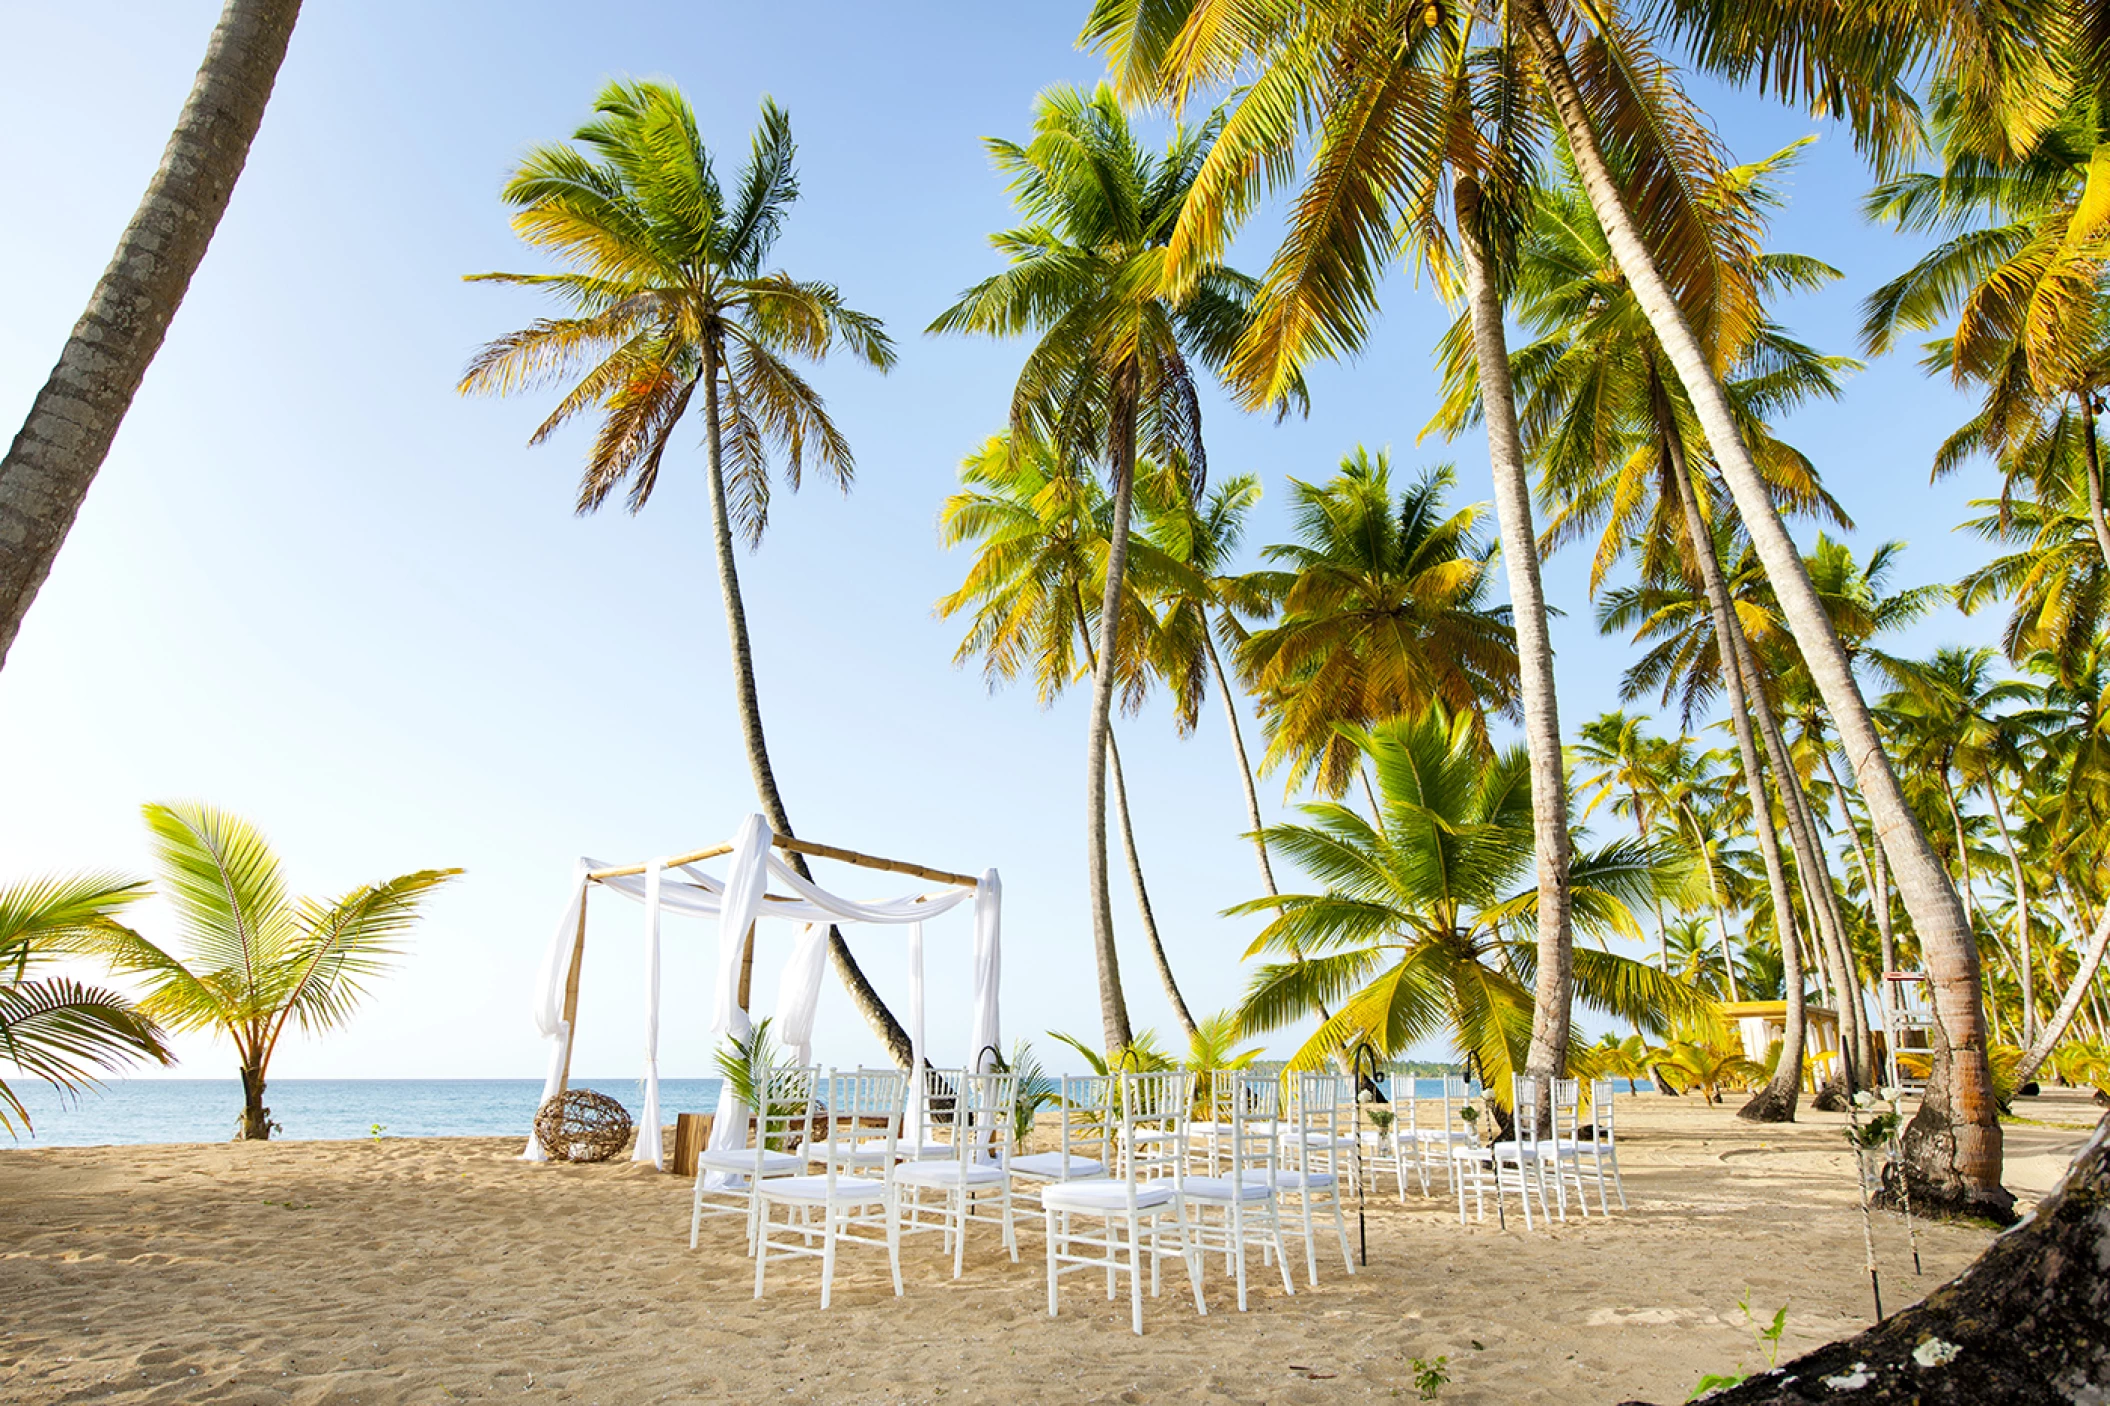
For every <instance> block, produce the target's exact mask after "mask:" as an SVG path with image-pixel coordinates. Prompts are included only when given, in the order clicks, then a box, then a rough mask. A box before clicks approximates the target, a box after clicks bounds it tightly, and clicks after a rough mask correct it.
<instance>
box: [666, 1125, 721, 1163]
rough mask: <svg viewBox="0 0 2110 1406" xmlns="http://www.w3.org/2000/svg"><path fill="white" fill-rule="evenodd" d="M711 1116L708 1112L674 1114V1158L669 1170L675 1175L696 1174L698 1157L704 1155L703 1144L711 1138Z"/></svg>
mask: <svg viewBox="0 0 2110 1406" xmlns="http://www.w3.org/2000/svg"><path fill="white" fill-rule="evenodd" d="M711 1117H712V1115H710V1114H708V1113H677V1114H675V1115H674V1160H673V1162H672V1163H671V1164H670V1165H669V1166H668V1168H667V1170H668V1171H670V1172H672V1173H674V1175H675V1176H678V1177H693V1176H695V1175H696V1159H697V1158H698V1157H700V1156H702V1155H703V1145H704V1144H705V1143H707V1142H709V1141H710V1139H711Z"/></svg>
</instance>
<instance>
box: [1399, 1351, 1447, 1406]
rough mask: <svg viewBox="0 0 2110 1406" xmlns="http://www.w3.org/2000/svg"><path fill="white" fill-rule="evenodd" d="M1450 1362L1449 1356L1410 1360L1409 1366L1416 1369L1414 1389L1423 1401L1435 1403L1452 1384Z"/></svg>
mask: <svg viewBox="0 0 2110 1406" xmlns="http://www.w3.org/2000/svg"><path fill="white" fill-rule="evenodd" d="M1450 1360H1451V1359H1450V1357H1449V1356H1448V1355H1445V1356H1441V1357H1437V1358H1435V1359H1433V1360H1431V1359H1428V1358H1421V1357H1415V1358H1410V1359H1409V1360H1408V1363H1407V1365H1408V1366H1410V1367H1412V1368H1413V1369H1414V1389H1415V1391H1417V1392H1418V1393H1420V1395H1421V1399H1422V1400H1423V1401H1434V1400H1435V1399H1436V1398H1437V1396H1438V1395H1440V1394H1441V1393H1442V1391H1443V1389H1444V1388H1445V1387H1447V1386H1449V1385H1450V1384H1451V1374H1450V1372H1449V1370H1448V1368H1449V1365H1450Z"/></svg>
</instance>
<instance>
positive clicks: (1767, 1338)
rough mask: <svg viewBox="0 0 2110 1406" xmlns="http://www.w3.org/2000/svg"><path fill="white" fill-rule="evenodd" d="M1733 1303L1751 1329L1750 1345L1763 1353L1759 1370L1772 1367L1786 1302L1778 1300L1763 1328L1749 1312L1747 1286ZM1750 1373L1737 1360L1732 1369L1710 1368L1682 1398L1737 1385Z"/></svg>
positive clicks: (1776, 1358) (1784, 1326)
mask: <svg viewBox="0 0 2110 1406" xmlns="http://www.w3.org/2000/svg"><path fill="white" fill-rule="evenodd" d="M1736 1306H1737V1308H1738V1309H1739V1310H1741V1311H1742V1313H1743V1315H1744V1326H1745V1327H1746V1328H1748V1329H1750V1330H1751V1346H1752V1347H1753V1349H1754V1350H1756V1351H1758V1352H1762V1353H1764V1354H1765V1357H1766V1365H1765V1366H1764V1367H1763V1368H1761V1369H1760V1370H1762V1371H1767V1372H1770V1371H1772V1370H1773V1368H1774V1366H1775V1365H1776V1364H1778V1363H1779V1361H1780V1335H1781V1334H1782V1333H1783V1332H1785V1331H1786V1330H1787V1326H1788V1306H1787V1305H1786V1304H1782V1305H1781V1306H1780V1307H1779V1308H1778V1309H1777V1310H1775V1312H1774V1314H1773V1321H1772V1322H1770V1323H1768V1324H1766V1326H1764V1327H1763V1328H1761V1327H1760V1326H1759V1324H1758V1319H1757V1318H1755V1317H1753V1316H1752V1313H1751V1291H1750V1290H1748V1289H1746V1290H1745V1291H1744V1295H1743V1297H1742V1298H1740V1299H1738V1300H1737V1301H1736ZM1750 1376H1751V1373H1750V1371H1749V1370H1748V1369H1746V1368H1745V1366H1744V1364H1743V1363H1741V1362H1739V1363H1737V1364H1736V1370H1735V1371H1733V1372H1710V1373H1708V1374H1707V1375H1706V1376H1703V1377H1701V1378H1700V1381H1699V1385H1697V1386H1695V1387H1694V1388H1693V1389H1692V1395H1690V1396H1688V1397H1686V1398H1685V1399H1686V1400H1687V1401H1697V1400H1698V1399H1699V1398H1700V1397H1703V1396H1705V1395H1707V1393H1709V1392H1711V1391H1724V1390H1727V1389H1728V1388H1729V1387H1733V1386H1737V1385H1739V1384H1741V1383H1742V1382H1743V1381H1745V1380H1746V1379H1747V1378H1749V1377H1750Z"/></svg>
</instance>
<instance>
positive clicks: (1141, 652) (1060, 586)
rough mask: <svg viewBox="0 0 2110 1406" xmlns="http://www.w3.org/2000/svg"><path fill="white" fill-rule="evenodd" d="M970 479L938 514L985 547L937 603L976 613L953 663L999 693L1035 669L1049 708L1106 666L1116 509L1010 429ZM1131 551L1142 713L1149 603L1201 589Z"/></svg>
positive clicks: (1128, 615) (1151, 637) (1124, 787)
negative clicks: (1106, 597) (1110, 541)
mask: <svg viewBox="0 0 2110 1406" xmlns="http://www.w3.org/2000/svg"><path fill="white" fill-rule="evenodd" d="M1146 467H1147V464H1146ZM960 482H961V485H962V486H961V491H960V492H958V493H955V494H953V495H952V496H951V497H949V498H947V499H946V500H945V505H944V507H943V508H942V509H941V510H940V512H939V519H938V522H939V533H940V536H941V539H942V540H943V542H944V544H945V545H946V546H947V547H948V548H950V547H956V546H959V545H960V544H961V543H963V542H973V543H975V544H976V551H975V557H974V561H973V562H972V563H971V564H970V565H969V566H968V568H967V577H966V580H965V581H964V582H963V583H962V584H961V586H960V589H959V590H957V591H954V592H952V593H951V594H949V595H946V596H944V597H942V598H940V599H939V601H938V603H937V613H938V614H939V615H940V616H941V617H944V618H950V617H952V616H954V615H956V614H959V613H960V612H962V611H967V610H971V611H972V612H973V617H972V623H971V626H970V628H969V631H968V634H967V637H966V638H965V639H963V640H962V641H961V642H960V647H959V649H958V650H956V651H955V652H954V654H953V662H954V663H955V664H965V663H967V662H968V661H969V660H971V659H974V658H975V657H977V656H979V657H980V658H981V661H982V674H983V677H984V678H986V679H987V680H988V681H989V685H990V687H991V688H992V689H994V688H995V687H996V686H998V685H999V684H1003V683H1009V682H1012V681H1014V680H1015V679H1017V678H1018V676H1019V675H1020V674H1030V675H1031V677H1032V680H1033V685H1034V691H1035V693H1036V695H1037V696H1038V698H1039V701H1040V704H1041V706H1042V707H1047V706H1048V705H1050V704H1052V703H1053V702H1054V701H1055V699H1056V698H1057V697H1059V696H1060V695H1061V693H1062V692H1063V690H1064V689H1066V688H1067V687H1068V686H1069V685H1070V684H1071V683H1073V682H1075V681H1076V680H1077V679H1078V678H1079V677H1080V676H1091V675H1094V674H1096V672H1097V669H1098V661H1099V648H1098V637H1099V636H1100V635H1102V634H1103V633H1104V630H1103V628H1101V626H1100V624H1099V617H1098V612H1097V605H1096V602H1098V601H1099V600H1100V598H1101V597H1100V592H1099V590H1098V589H1097V587H1098V575H1099V573H1100V572H1101V571H1102V570H1104V568H1105V562H1106V555H1107V553H1106V542H1107V537H1108V534H1109V532H1110V530H1111V525H1112V524H1111V519H1112V516H1113V507H1112V504H1111V503H1110V502H1109V501H1108V498H1107V494H1106V492H1105V490H1104V489H1103V488H1102V487H1101V486H1100V485H1099V484H1098V483H1097V482H1096V481H1095V480H1094V479H1093V477H1092V476H1091V475H1090V474H1088V473H1085V472H1081V471H1080V470H1079V469H1078V468H1077V466H1076V465H1075V464H1073V463H1071V462H1070V461H1068V460H1066V459H1064V458H1063V457H1062V456H1061V455H1060V454H1059V453H1058V452H1057V451H1056V450H1055V449H1053V448H1052V447H1051V446H1050V445H1048V444H1047V443H1046V442H1045V441H1043V440H1038V439H1030V438H1029V439H1024V440H1021V439H1019V438H1018V437H1016V436H1014V435H1012V434H1009V433H1006V434H999V435H994V436H992V437H991V438H990V439H989V440H988V441H987V442H986V443H985V444H983V445H982V447H981V448H980V449H978V450H976V451H975V452H974V453H973V454H970V455H968V456H967V458H966V459H965V460H963V461H962V462H961V464H960ZM1133 551H1134V555H1133V556H1132V558H1131V561H1130V566H1129V571H1128V579H1127V581H1126V582H1125V583H1124V588H1123V594H1122V599H1123V602H1124V604H1123V613H1124V625H1123V628H1122V629H1121V630H1120V631H1117V632H1116V633H1117V634H1118V635H1119V636H1120V638H1121V639H1122V640H1123V641H1124V642H1125V643H1124V657H1123V658H1122V659H1119V660H1115V661H1113V668H1114V671H1115V673H1116V675H1117V676H1118V677H1119V678H1120V679H1121V681H1122V687H1121V690H1120V691H1121V699H1122V705H1123V708H1124V710H1126V711H1133V710H1135V709H1136V708H1139V707H1141V706H1142V703H1143V700H1144V696H1145V693H1146V691H1147V690H1148V688H1149V685H1150V678H1151V664H1152V661H1153V660H1154V659H1156V658H1158V657H1161V656H1163V655H1164V654H1165V653H1167V650H1166V649H1165V648H1164V647H1163V646H1162V645H1160V644H1158V643H1157V641H1158V640H1159V638H1160V636H1161V635H1162V633H1163V631H1162V629H1161V627H1160V624H1159V621H1158V619H1157V618H1156V616H1155V615H1154V614H1153V613H1152V611H1151V607H1150V604H1149V600H1148V599H1147V597H1148V596H1150V595H1162V594H1165V593H1168V592H1182V591H1190V590H1192V589H1193V587H1192V584H1191V583H1192V578H1193V573H1192V572H1191V571H1190V570H1188V569H1187V568H1186V566H1185V564H1184V563H1182V562H1179V561H1178V560H1176V559H1174V558H1172V557H1170V556H1168V555H1164V554H1162V553H1160V552H1159V551H1158V550H1157V549H1156V547H1155V545H1154V544H1152V543H1151V542H1149V541H1147V540H1146V541H1141V542H1138V543H1136V544H1135V545H1134V548H1133ZM1080 665H1081V667H1080ZM1107 747H1108V762H1109V764H1110V765H1109V770H1110V771H1111V773H1112V777H1113V793H1114V813H1115V818H1116V822H1117V824H1118V825H1119V827H1120V831H1121V846H1122V850H1123V852H1124V854H1125V855H1126V857H1127V860H1128V873H1129V880H1130V882H1131V884H1132V885H1133V886H1134V888H1135V895H1136V909H1137V912H1138V914H1139V915H1140V916H1141V918H1142V920H1143V936H1144V939H1145V941H1146V942H1147V943H1148V944H1149V947H1150V955H1151V960H1152V962H1153V963H1154V964H1155V965H1156V967H1157V971H1158V979H1159V981H1160V982H1161V983H1162V984H1163V985H1164V988H1165V997H1166V1000H1167V1001H1169V1002H1170V1003H1171V1005H1172V1014H1173V1018H1174V1019H1175V1020H1177V1021H1178V1022H1179V1025H1180V1029H1181V1031H1182V1032H1183V1033H1185V1034H1186V1035H1188V1036H1189V1037H1190V1038H1191V1037H1192V1036H1193V1034H1194V1032H1195V1031H1196V1030H1197V1029H1198V1028H1199V1025H1198V1023H1197V1022H1196V1021H1195V1019H1194V1016H1193V1013H1192V1012H1191V1011H1190V1010H1189V1009H1188V1006H1187V1000H1186V997H1185V996H1184V995H1183V994H1182V993H1181V991H1180V987H1179V982H1178V981H1177V980H1176V979H1175V978H1174V977H1173V974H1172V963H1171V961H1170V960H1169V959H1168V958H1167V957H1166V955H1165V944H1164V941H1163V939H1162V938H1161V937H1160V936H1159V934H1158V926H1157V915H1156V912H1155V910H1154V909H1153V908H1152V906H1151V902H1150V890H1149V887H1148V885H1146V884H1145V883H1144V880H1143V863H1142V859H1141V857H1140V856H1139V855H1138V853H1137V850H1136V839H1135V827H1134V824H1133V823H1132V822H1131V820H1130V817H1129V807H1128V782H1127V778H1126V776H1125V775H1124V774H1123V771H1122V766H1121V752H1120V747H1119V744H1118V743H1117V742H1116V740H1115V738H1114V736H1113V730H1112V727H1111V725H1110V724H1109V727H1108V734H1107Z"/></svg>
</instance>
